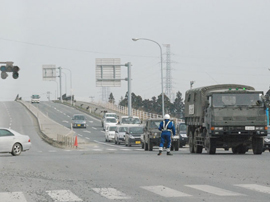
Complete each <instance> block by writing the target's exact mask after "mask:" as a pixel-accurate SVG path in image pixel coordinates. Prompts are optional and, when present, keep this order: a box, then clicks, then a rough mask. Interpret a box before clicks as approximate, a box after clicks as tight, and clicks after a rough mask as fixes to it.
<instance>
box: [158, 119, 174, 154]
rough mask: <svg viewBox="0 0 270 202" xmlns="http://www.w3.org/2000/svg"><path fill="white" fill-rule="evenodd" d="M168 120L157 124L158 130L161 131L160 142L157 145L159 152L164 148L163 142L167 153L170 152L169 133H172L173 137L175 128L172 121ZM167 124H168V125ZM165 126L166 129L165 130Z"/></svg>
mask: <svg viewBox="0 0 270 202" xmlns="http://www.w3.org/2000/svg"><path fill="white" fill-rule="evenodd" d="M169 121H170V120H169V119H165V121H161V122H160V124H159V128H158V129H159V130H160V131H162V133H161V141H160V145H159V150H160V151H162V150H163V147H164V142H165V140H166V141H167V152H170V147H171V132H172V133H173V136H175V126H174V124H173V122H172V121H170V122H169ZM168 122H169V124H168ZM166 126H167V128H166Z"/></svg>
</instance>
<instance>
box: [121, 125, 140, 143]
mask: <svg viewBox="0 0 270 202" xmlns="http://www.w3.org/2000/svg"><path fill="white" fill-rule="evenodd" d="M141 134H143V126H129V128H128V130H127V132H126V135H125V145H126V146H130V147H131V145H140V144H141Z"/></svg>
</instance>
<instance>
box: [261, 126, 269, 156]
mask: <svg viewBox="0 0 270 202" xmlns="http://www.w3.org/2000/svg"><path fill="white" fill-rule="evenodd" d="M265 150H268V151H269V152H270V126H268V129H267V136H266V137H264V141H263V151H265Z"/></svg>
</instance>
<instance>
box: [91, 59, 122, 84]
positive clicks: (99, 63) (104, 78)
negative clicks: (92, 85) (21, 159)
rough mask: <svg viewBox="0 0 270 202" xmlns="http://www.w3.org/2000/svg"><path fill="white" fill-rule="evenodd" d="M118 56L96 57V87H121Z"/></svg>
mask: <svg viewBox="0 0 270 202" xmlns="http://www.w3.org/2000/svg"><path fill="white" fill-rule="evenodd" d="M120 65H121V60H120V58H96V87H121V66H120Z"/></svg>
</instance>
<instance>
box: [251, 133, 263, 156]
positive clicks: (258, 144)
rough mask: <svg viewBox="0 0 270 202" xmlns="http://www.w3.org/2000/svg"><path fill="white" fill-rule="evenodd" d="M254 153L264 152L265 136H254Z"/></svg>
mask: <svg viewBox="0 0 270 202" xmlns="http://www.w3.org/2000/svg"><path fill="white" fill-rule="evenodd" d="M252 150H253V154H262V151H263V138H255V137H254V138H252Z"/></svg>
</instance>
